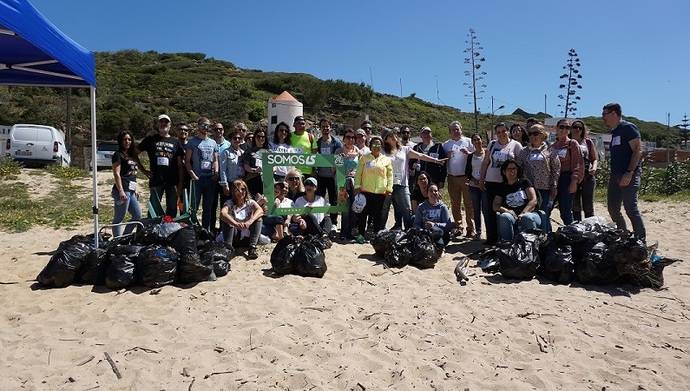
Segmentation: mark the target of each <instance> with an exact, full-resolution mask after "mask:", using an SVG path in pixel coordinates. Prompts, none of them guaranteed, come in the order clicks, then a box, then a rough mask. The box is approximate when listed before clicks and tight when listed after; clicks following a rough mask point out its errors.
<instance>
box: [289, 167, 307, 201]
mask: <svg viewBox="0 0 690 391" xmlns="http://www.w3.org/2000/svg"><path fill="white" fill-rule="evenodd" d="M285 181H286V182H287V187H288V188H287V198H289V199H291V200H292V201H295V200H297V199H298V198H299V197H301V196H303V195H304V184H303V183H302V173H301V172H299V171H298V170H297V169H296V168H292V169H290V170H289V171H288V173H287V175H286V176H285Z"/></svg>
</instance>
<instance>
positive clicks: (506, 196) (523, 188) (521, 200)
mask: <svg viewBox="0 0 690 391" xmlns="http://www.w3.org/2000/svg"><path fill="white" fill-rule="evenodd" d="M530 187H533V186H532V182H530V181H529V179H524V178H523V179H518V181H517V182H515V183H513V184H512V185H509V184H507V183H501V185H500V187H499V189H498V192H497V194H496V195H498V196H500V197H501V198H502V199H503V203H502V204H501V206H503V207H504V208H508V209H510V210H512V211H513V212H515V214H517V215H519V214H520V213H522V210H523V209H525V206H527V203H528V202H529V199H528V198H527V189H528V188H530Z"/></svg>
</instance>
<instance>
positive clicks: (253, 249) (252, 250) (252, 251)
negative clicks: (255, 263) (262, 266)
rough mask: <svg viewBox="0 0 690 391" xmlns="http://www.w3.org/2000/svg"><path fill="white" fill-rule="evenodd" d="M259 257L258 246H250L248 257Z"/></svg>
mask: <svg viewBox="0 0 690 391" xmlns="http://www.w3.org/2000/svg"><path fill="white" fill-rule="evenodd" d="M256 258H259V254H257V253H256V247H250V248H249V251H247V259H256Z"/></svg>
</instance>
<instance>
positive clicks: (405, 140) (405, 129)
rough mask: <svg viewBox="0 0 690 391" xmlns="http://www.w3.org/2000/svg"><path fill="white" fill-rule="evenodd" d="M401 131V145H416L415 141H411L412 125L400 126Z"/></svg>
mask: <svg viewBox="0 0 690 391" xmlns="http://www.w3.org/2000/svg"><path fill="white" fill-rule="evenodd" d="M398 132H399V133H400V145H403V146H405V145H407V146H408V147H414V146H415V145H417V144H415V143H413V142H412V141H410V127H409V126H407V125H403V126H401V127H400V130H399V131H398Z"/></svg>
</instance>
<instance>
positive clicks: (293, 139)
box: [290, 115, 314, 176]
mask: <svg viewBox="0 0 690 391" xmlns="http://www.w3.org/2000/svg"><path fill="white" fill-rule="evenodd" d="M292 126H293V127H294V128H295V131H294V132H292V134H291V135H290V145H292V147H293V148H294V150H295V153H306V154H311V153H312V152H313V148H314V136H313V135H312V134H311V133H309V132H308V131H307V121H306V120H305V119H304V117H303V116H301V115H298V116H296V117H295V120H294V121H293V124H292ZM295 168H297V169H298V170H299V172H301V173H302V175H304V176H311V174H312V168H311V167H309V166H295Z"/></svg>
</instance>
